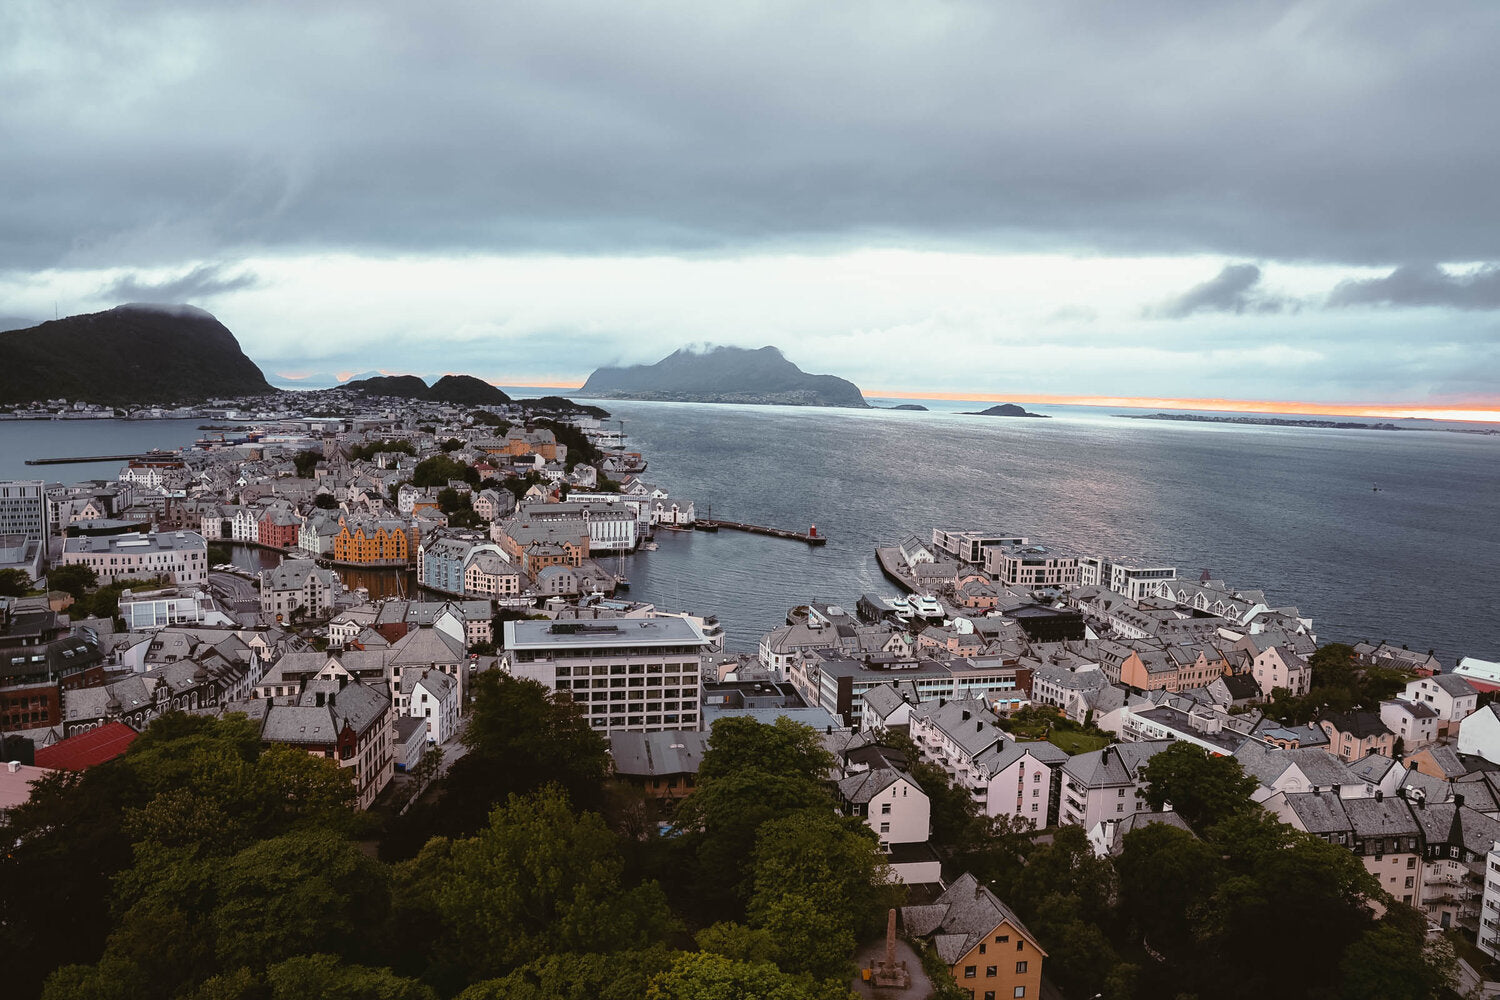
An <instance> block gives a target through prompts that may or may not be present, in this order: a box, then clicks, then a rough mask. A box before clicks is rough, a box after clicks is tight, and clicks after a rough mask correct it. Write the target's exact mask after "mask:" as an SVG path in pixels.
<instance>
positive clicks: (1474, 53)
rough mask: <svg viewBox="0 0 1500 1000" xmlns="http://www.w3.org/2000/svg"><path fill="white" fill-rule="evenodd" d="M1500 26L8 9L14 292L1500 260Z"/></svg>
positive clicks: (2, 32) (968, 9) (1264, 9)
mask: <svg viewBox="0 0 1500 1000" xmlns="http://www.w3.org/2000/svg"><path fill="white" fill-rule="evenodd" d="M1497 27H1500V4H1494V3H1490V2H1488V0H1474V2H1470V3H1460V4H1457V5H1453V6H1447V7H1444V8H1443V10H1442V13H1441V15H1440V16H1439V15H1436V14H1434V13H1433V12H1432V10H1431V9H1430V8H1426V7H1424V6H1422V5H1417V4H1404V5H1398V4H1379V5H1377V4H1306V3H1294V2H1290V0H1286V2H1279V3H1278V2H1265V3H1255V4H1226V5H1208V4H1198V3H1188V2H1179V0H1141V2H1138V3H1131V4H1128V5H1126V4H1122V5H1109V6H1106V5H1073V4H1066V3H1064V4H1024V3H1018V4H1005V3H995V2H991V0H973V2H962V0H953V2H944V3H936V2H934V3H929V4H920V3H908V2H890V3H878V2H872V3H869V4H854V5H836V4H826V3H816V2H806V3H796V2H788V3H778V4H768V5H742V4H722V5H702V4H685V3H684V4H680V5H674V4H670V3H667V4H652V5H635V4H616V3H604V2H600V3H576V2H566V0H562V2H558V3H549V4H538V5H520V6H517V5H508V4H505V5H502V4H481V5H475V4H464V3H457V2H443V0H438V2H433V3H426V4H420V5H415V4H409V3H405V2H396V0H387V2H384V3H379V2H371V3H359V4H317V5H307V4H301V3H296V4H293V3H290V2H280V3H278V2H266V3H255V4H244V3H242V4H230V3H208V2H204V3H198V4H195V3H191V2H187V0H181V2H175V3H169V2H159V3H156V4H151V3H145V2H143V3H139V4H131V5H128V6H125V7H118V8H117V7H113V6H112V5H68V4H52V3H45V2H41V0H17V2H15V3H7V4H4V5H0V92H3V93H5V94H6V95H7V97H6V100H5V101H4V102H0V134H3V135H4V136H5V137H6V139H5V146H6V155H5V156H4V157H0V190H4V191H5V192H6V197H5V198H4V199H3V200H0V267H3V266H6V265H12V266H24V267H32V268H36V267H45V266H49V265H52V264H55V263H63V264H68V265H80V266H82V265H100V264H102V265H114V266H118V265H119V264H121V263H128V264H132V265H136V266H144V265H146V264H149V263H153V262H162V263H171V262H175V261H182V260H190V259H194V260H201V259H214V258H217V257H222V256H227V255H230V254H233V253H240V252H249V251H254V252H264V251H271V252H276V251H281V250H289V249H305V248H319V249H351V250H357V251H361V252H381V253H403V254H406V253H411V254H420V253H426V252H437V251H467V250H484V251H495V250H500V251H511V250H521V251H529V250H536V251H547V252H552V251H556V252H563V253H574V252H589V253H641V252H651V251H655V250H673V251H692V250H706V251H712V252H738V251H740V250H741V249H742V248H745V247H748V246H753V247H761V248H764V247H791V248H796V249H804V248H816V247H818V246H828V245H846V244H850V243H864V244H871V243H874V244H879V243H895V244H900V245H903V246H921V245H938V244H940V245H972V246H976V247H980V248H1006V249H1016V248H1020V249H1065V250H1075V249H1076V250H1084V251H1099V252H1104V253H1167V254H1179V253H1216V254H1222V255H1224V256H1228V257H1241V258H1243V257H1250V258H1257V259H1276V260H1292V259H1296V260H1316V261H1342V262H1365V263H1377V264H1379V263H1386V262H1390V261H1394V260H1416V259H1421V260H1493V259H1500V225H1497V224H1496V223H1497V221H1500V188H1497V186H1496V185H1494V184H1493V182H1492V172H1493V164H1494V163H1495V162H1497V161H1500V131H1497V130H1495V129H1493V128H1490V127H1489V122H1491V121H1492V116H1493V109H1492V108H1491V106H1490V105H1491V103H1492V96H1491V95H1493V94H1494V93H1496V92H1497V91H1500V60H1496V59H1495V58H1494V51H1495V41H1496V38H1497Z"/></svg>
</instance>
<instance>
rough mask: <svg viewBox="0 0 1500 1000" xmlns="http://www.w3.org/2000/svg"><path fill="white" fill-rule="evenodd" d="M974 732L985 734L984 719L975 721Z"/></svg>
mask: <svg viewBox="0 0 1500 1000" xmlns="http://www.w3.org/2000/svg"><path fill="white" fill-rule="evenodd" d="M974 732H976V733H982V732H984V720H983V719H975V720H974Z"/></svg>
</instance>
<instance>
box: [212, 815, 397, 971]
mask: <svg viewBox="0 0 1500 1000" xmlns="http://www.w3.org/2000/svg"><path fill="white" fill-rule="evenodd" d="M215 890H216V897H217V903H216V905H215V907H214V910H213V913H212V915H211V916H210V918H209V921H208V926H209V927H210V928H211V933H212V934H213V939H214V951H215V953H216V955H217V957H218V961H219V963H220V964H221V965H222V966H224V967H228V968H234V967H236V966H240V965H244V966H249V967H256V966H261V965H266V964H270V963H273V962H277V961H280V960H283V959H286V958H291V957H293V956H296V955H298V954H302V953H306V952H314V951H327V952H333V953H336V954H340V955H360V954H371V957H373V952H374V946H375V942H374V941H373V940H372V939H371V937H370V935H369V933H368V931H369V928H370V927H371V926H372V925H373V926H378V925H379V923H380V922H381V921H382V920H383V919H384V918H385V914H386V912H387V910H388V909H389V907H390V887H389V885H388V876H387V874H386V872H385V870H384V869H383V868H382V867H381V865H380V864H379V862H377V861H375V860H374V859H372V858H370V857H368V856H366V855H365V853H364V852H363V851H361V850H360V849H359V846H358V845H357V844H355V843H354V842H353V841H351V840H347V839H345V838H344V837H342V836H340V835H339V834H336V833H333V832H331V831H327V830H308V831H304V832H297V833H289V834H285V835H283V836H280V837H276V838H274V839H272V840H267V841H263V842H261V843H259V844H255V845H253V846H251V847H248V848H246V849H245V850H243V851H241V852H239V853H238V854H236V855H235V856H234V857H233V858H232V859H230V860H229V861H228V863H226V864H225V865H224V866H223V868H222V870H221V871H220V873H219V875H218V877H217V878H216V880H215Z"/></svg>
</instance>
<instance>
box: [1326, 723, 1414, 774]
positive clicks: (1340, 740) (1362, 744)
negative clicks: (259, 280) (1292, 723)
mask: <svg viewBox="0 0 1500 1000" xmlns="http://www.w3.org/2000/svg"><path fill="white" fill-rule="evenodd" d="M1318 725H1319V726H1321V727H1322V728H1323V732H1325V733H1327V734H1328V752H1329V753H1332V754H1334V755H1336V756H1338V757H1339V758H1340V759H1342V760H1346V761H1348V762H1350V763H1351V764H1352V763H1353V762H1354V761H1357V760H1361V759H1363V758H1364V757H1365V756H1366V755H1367V754H1372V753H1378V754H1384V755H1385V756H1387V757H1390V756H1393V755H1394V754H1395V752H1396V734H1395V733H1393V732H1391V731H1390V730H1389V729H1387V728H1386V725H1385V723H1384V722H1381V721H1380V716H1379V715H1377V714H1375V713H1374V712H1333V713H1330V714H1328V715H1325V716H1323V717H1322V718H1321V719H1319V720H1318Z"/></svg>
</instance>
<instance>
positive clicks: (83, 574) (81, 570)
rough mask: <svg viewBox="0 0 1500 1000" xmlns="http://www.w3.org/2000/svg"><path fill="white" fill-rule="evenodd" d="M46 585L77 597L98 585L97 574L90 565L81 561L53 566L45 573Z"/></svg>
mask: <svg viewBox="0 0 1500 1000" xmlns="http://www.w3.org/2000/svg"><path fill="white" fill-rule="evenodd" d="M47 586H48V587H50V588H51V589H53V590H61V591H65V592H66V593H69V594H72V595H73V597H74V598H75V599H77V598H80V597H82V596H83V595H84V594H85V593H87V592H88V591H89V590H91V589H93V588H94V587H97V586H99V574H98V573H95V572H94V570H93V568H92V567H90V566H85V565H83V564H82V563H73V564H71V565H68V566H54V567H52V569H51V570H50V571H48V573H47Z"/></svg>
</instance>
